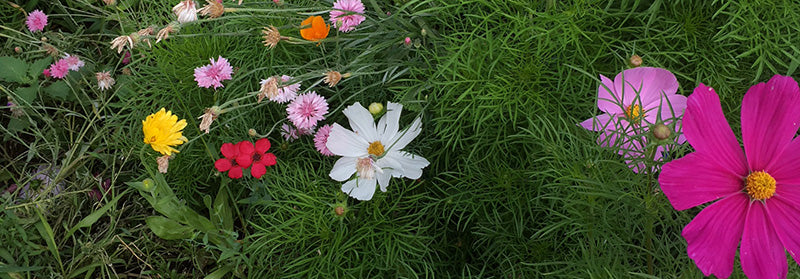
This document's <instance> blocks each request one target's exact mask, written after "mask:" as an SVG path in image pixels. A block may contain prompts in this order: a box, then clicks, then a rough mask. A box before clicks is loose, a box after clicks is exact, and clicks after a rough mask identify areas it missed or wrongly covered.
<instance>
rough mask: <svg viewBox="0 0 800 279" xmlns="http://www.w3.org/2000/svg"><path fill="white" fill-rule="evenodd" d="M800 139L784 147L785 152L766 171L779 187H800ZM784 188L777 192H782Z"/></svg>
mask: <svg viewBox="0 0 800 279" xmlns="http://www.w3.org/2000/svg"><path fill="white" fill-rule="evenodd" d="M798 162H800V137H798V138H795V139H794V140H793V141H792V142H791V143H789V144H788V145H786V147H784V149H783V152H781V154H780V155H778V156H777V157H776V158H775V159H773V160H772V163H771V164H770V165H769V166H768V167H767V168H766V169H765V171H766V172H767V173H769V174H770V175H772V178H775V181H777V182H778V185H794V186H800V163H798ZM781 188H782V187H779V188H778V189H777V190H779V191H778V192H780V190H783V189H781Z"/></svg>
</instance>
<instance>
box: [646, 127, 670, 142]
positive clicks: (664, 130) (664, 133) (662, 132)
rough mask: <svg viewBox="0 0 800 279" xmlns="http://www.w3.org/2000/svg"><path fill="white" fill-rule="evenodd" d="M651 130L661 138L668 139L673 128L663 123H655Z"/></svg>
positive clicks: (655, 135) (656, 136)
mask: <svg viewBox="0 0 800 279" xmlns="http://www.w3.org/2000/svg"><path fill="white" fill-rule="evenodd" d="M650 131H651V132H652V133H653V136H654V137H655V138H657V139H659V140H665V139H668V138H669V136H670V135H671V134H672V129H670V128H669V127H667V125H664V124H661V123H659V124H656V125H654V126H653V128H651V129H650Z"/></svg>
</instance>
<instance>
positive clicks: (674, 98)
mask: <svg viewBox="0 0 800 279" xmlns="http://www.w3.org/2000/svg"><path fill="white" fill-rule="evenodd" d="M600 80H601V81H602V84H601V85H600V87H599V88H598V89H597V107H598V108H600V110H601V111H603V112H604V113H603V114H601V115H598V116H595V117H592V118H589V119H587V120H585V121H583V122H581V123H580V124H578V125H580V126H581V127H584V128H586V129H588V130H591V131H600V132H601V133H600V137H599V138H598V139H597V142H598V144H600V145H601V146H603V147H612V146H616V147H619V148H620V150H619V152H618V153H619V154H620V155H623V156H624V157H625V159H626V163H627V164H628V165H632V163H633V166H632V169H633V171H635V172H639V171H642V170H644V169H645V164H644V163H643V162H642V159H644V158H645V153H646V150H645V149H646V146H647V139H646V138H645V137H644V136H641V135H643V134H645V133H647V132H648V130H649V125H651V124H655V123H658V121H659V120H660V121H661V122H664V123H665V124H667V125H669V124H674V125H673V126H674V127H675V130H676V132H678V129H679V128H680V127H681V125H680V117H681V116H682V115H683V111H684V109H685V108H686V97H685V96H683V95H678V94H676V93H675V92H676V91H677V90H678V79H676V78H675V75H673V74H672V73H670V72H669V71H667V70H665V69H661V68H650V67H639V68H633V69H628V70H625V71H622V73H619V74H617V76H616V77H615V78H614V81H611V80H610V79H609V78H607V77H605V76H603V75H600ZM685 141H686V139H685V138H684V137H683V135H680V136H678V137H677V138H676V142H677V143H678V144H681V143H683V142H685ZM663 151H664V147H663V146H659V147H658V148H657V150H656V152H655V157H654V158H653V159H654V160H656V161H659V160H660V159H661V157H662V155H661V154H662V152H663Z"/></svg>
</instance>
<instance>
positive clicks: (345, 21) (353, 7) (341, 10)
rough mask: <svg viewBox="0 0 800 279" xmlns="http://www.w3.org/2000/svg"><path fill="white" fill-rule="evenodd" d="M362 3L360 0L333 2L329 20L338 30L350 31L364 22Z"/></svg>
mask: <svg viewBox="0 0 800 279" xmlns="http://www.w3.org/2000/svg"><path fill="white" fill-rule="evenodd" d="M365 19H366V17H364V4H363V3H361V0H339V1H336V3H333V10H331V22H332V23H333V27H337V28H339V31H342V32H350V31H353V29H355V28H356V26H358V25H359V24H361V23H362V22H364V20H365Z"/></svg>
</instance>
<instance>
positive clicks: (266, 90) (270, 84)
mask: <svg viewBox="0 0 800 279" xmlns="http://www.w3.org/2000/svg"><path fill="white" fill-rule="evenodd" d="M278 94H280V91H279V90H278V79H276V78H275V77H269V78H267V79H262V80H261V89H260V90H259V91H258V96H257V97H258V103H261V101H262V100H264V98H270V99H272V98H273V97H275V96H278Z"/></svg>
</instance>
